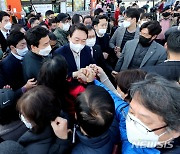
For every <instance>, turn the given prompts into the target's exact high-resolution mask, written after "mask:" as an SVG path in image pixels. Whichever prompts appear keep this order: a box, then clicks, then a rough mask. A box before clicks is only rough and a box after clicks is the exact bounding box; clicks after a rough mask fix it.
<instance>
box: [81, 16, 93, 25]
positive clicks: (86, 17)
mask: <svg viewBox="0 0 180 154" xmlns="http://www.w3.org/2000/svg"><path fill="white" fill-rule="evenodd" d="M88 18H90V19H91V20H92V19H93V18H92V17H91V16H89V15H87V16H85V17H84V18H83V23H84V21H85V19H88Z"/></svg>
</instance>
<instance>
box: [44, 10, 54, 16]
mask: <svg viewBox="0 0 180 154" xmlns="http://www.w3.org/2000/svg"><path fill="white" fill-rule="evenodd" d="M51 14H54V11H52V10H47V11H46V13H45V16H46V17H48V16H50V15H51Z"/></svg>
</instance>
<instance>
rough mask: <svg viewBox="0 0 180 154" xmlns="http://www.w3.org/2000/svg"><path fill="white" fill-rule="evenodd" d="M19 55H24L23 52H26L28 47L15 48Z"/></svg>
mask: <svg viewBox="0 0 180 154" xmlns="http://www.w3.org/2000/svg"><path fill="white" fill-rule="evenodd" d="M16 51H17V53H18V55H19V56H21V57H24V56H25V54H26V53H27V52H28V48H27V47H25V48H24V49H16Z"/></svg>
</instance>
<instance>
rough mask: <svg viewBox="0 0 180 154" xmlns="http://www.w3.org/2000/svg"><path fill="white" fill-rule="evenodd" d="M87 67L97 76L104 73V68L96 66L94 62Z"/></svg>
mask: <svg viewBox="0 0 180 154" xmlns="http://www.w3.org/2000/svg"><path fill="white" fill-rule="evenodd" d="M89 67H90V68H92V69H93V71H94V72H95V73H96V74H97V76H101V75H103V74H105V72H104V70H103V69H102V68H101V67H99V66H97V65H96V64H90V65H89Z"/></svg>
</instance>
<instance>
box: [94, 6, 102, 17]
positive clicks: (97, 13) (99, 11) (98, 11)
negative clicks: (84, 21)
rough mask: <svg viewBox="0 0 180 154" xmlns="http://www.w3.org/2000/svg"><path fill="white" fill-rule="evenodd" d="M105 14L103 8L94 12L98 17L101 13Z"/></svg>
mask: <svg viewBox="0 0 180 154" xmlns="http://www.w3.org/2000/svg"><path fill="white" fill-rule="evenodd" d="M102 12H104V11H103V10H102V9H101V8H97V9H96V10H95V11H94V16H98V15H99V14H100V13H102Z"/></svg>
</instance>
